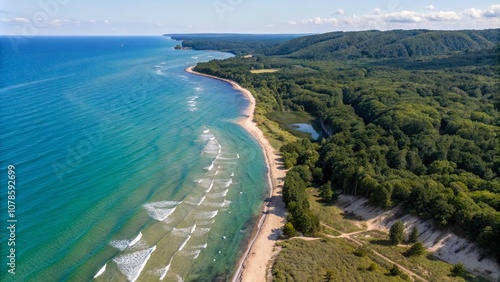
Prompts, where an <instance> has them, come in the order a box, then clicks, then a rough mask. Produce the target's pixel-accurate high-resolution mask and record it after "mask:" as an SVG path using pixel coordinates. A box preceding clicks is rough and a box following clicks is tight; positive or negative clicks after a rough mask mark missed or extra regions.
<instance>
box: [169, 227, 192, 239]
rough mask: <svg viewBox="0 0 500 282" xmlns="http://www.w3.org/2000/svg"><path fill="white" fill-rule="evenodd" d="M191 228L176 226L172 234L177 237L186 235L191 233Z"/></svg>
mask: <svg viewBox="0 0 500 282" xmlns="http://www.w3.org/2000/svg"><path fill="white" fill-rule="evenodd" d="M191 229H192V227H186V228H174V229H173V230H172V235H174V236H176V237H185V236H188V235H190V234H191Z"/></svg>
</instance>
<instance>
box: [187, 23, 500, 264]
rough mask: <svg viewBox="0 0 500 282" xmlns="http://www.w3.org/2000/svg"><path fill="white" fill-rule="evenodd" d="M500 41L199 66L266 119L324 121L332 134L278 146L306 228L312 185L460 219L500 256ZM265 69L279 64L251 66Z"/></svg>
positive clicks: (297, 222)
mask: <svg viewBox="0 0 500 282" xmlns="http://www.w3.org/2000/svg"><path fill="white" fill-rule="evenodd" d="M490 32H491V31H485V33H487V34H490ZM434 34H436V32H434ZM424 35H425V34H424ZM468 36H469V37H474V36H476V38H479V37H480V36H483V37H485V35H484V34H483V33H479V34H476V35H475V34H474V33H473V32H472V33H470V34H469V35H468ZM295 40H296V41H297V40H301V39H300V38H299V39H295ZM292 41H293V40H292ZM499 50H500V49H498V48H495V47H493V48H486V49H481V50H475V51H471V50H469V51H467V52H458V53H453V54H450V55H447V56H441V57H432V58H431V57H421V58H420V59H418V60H413V59H405V60H396V61H395V60H392V59H383V60H382V59H368V58H364V59H359V60H342V61H331V60H303V59H294V58H283V57H276V56H255V57H254V58H247V59H244V58H240V57H235V58H232V59H228V60H224V61H211V62H208V63H204V64H199V65H198V66H197V68H196V70H198V71H201V72H205V73H209V74H213V75H217V76H220V77H225V78H230V79H233V80H235V81H237V82H239V83H241V84H242V85H243V86H244V87H247V88H249V89H250V90H251V91H252V92H253V93H254V95H255V96H256V99H257V102H258V103H257V109H256V120H257V122H259V121H260V119H261V118H263V117H265V116H266V115H267V114H269V113H273V112H275V111H306V112H308V113H310V114H312V115H314V116H315V117H317V118H318V119H319V121H320V122H321V123H322V125H323V129H324V131H325V132H324V134H325V135H326V136H327V137H326V138H323V139H322V140H321V141H319V142H317V143H314V142H310V141H309V140H299V141H295V142H292V143H289V144H287V145H285V146H283V148H282V149H281V150H282V152H283V156H284V158H285V166H287V167H293V168H292V170H291V171H290V172H289V173H288V175H287V179H286V182H285V187H284V191H283V196H284V200H285V201H286V203H287V208H288V209H289V211H290V214H291V218H290V219H289V220H290V222H292V224H293V226H294V227H295V228H296V229H297V230H300V231H302V232H304V233H306V234H311V232H313V231H314V230H315V229H314V226H316V225H317V217H315V216H314V215H313V214H311V213H310V212H309V206H308V204H307V203H306V202H307V201H304V193H305V187H307V186H308V185H309V184H312V185H315V186H317V187H321V189H322V193H324V191H325V187H327V188H330V189H332V192H333V190H342V191H343V192H344V193H351V194H354V195H359V196H364V197H368V198H369V199H370V201H371V202H372V203H373V204H375V205H379V206H382V207H385V208H391V207H393V206H395V205H402V206H403V207H404V208H405V209H406V211H408V212H410V213H412V214H417V215H419V216H421V217H422V218H430V219H433V220H434V221H435V222H436V223H437V224H438V225H442V226H457V227H459V228H460V229H461V230H463V231H464V233H465V234H466V235H467V236H468V237H469V238H471V239H473V240H476V241H477V242H478V243H479V244H480V245H481V246H483V247H485V248H484V249H485V252H488V253H493V254H496V255H498V256H499V257H500V241H498V238H500V137H499V134H500V114H499V112H498V110H497V109H495V103H496V102H497V101H496V100H495V97H497V96H496V95H498V92H499V85H498V81H499V80H498V78H499V77H498V74H499V73H498V66H499V62H498V57H499V54H500V53H499ZM266 68H276V69H279V71H278V72H275V73H266V74H251V73H250V70H251V69H266ZM308 182H310V183H308Z"/></svg>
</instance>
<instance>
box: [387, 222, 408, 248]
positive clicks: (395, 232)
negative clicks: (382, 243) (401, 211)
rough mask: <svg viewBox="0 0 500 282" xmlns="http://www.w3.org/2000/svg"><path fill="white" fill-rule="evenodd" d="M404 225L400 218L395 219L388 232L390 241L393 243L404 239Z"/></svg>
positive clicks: (395, 243)
mask: <svg viewBox="0 0 500 282" xmlns="http://www.w3.org/2000/svg"><path fill="white" fill-rule="evenodd" d="M404 232H405V227H404V225H403V223H402V222H401V220H398V221H396V222H395V223H394V224H393V225H392V226H391V230H390V232H389V237H390V241H391V243H392V244H393V245H397V244H399V243H401V242H402V241H403V239H404V236H405V234H404Z"/></svg>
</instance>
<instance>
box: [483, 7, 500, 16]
mask: <svg viewBox="0 0 500 282" xmlns="http://www.w3.org/2000/svg"><path fill="white" fill-rule="evenodd" d="M484 16H485V17H495V18H496V17H500V5H491V6H490V7H489V8H488V10H486V12H485V13H484Z"/></svg>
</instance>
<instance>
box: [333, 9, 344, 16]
mask: <svg viewBox="0 0 500 282" xmlns="http://www.w3.org/2000/svg"><path fill="white" fill-rule="evenodd" d="M335 14H337V15H343V14H345V11H344V10H343V9H338V10H337V12H335Z"/></svg>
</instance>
